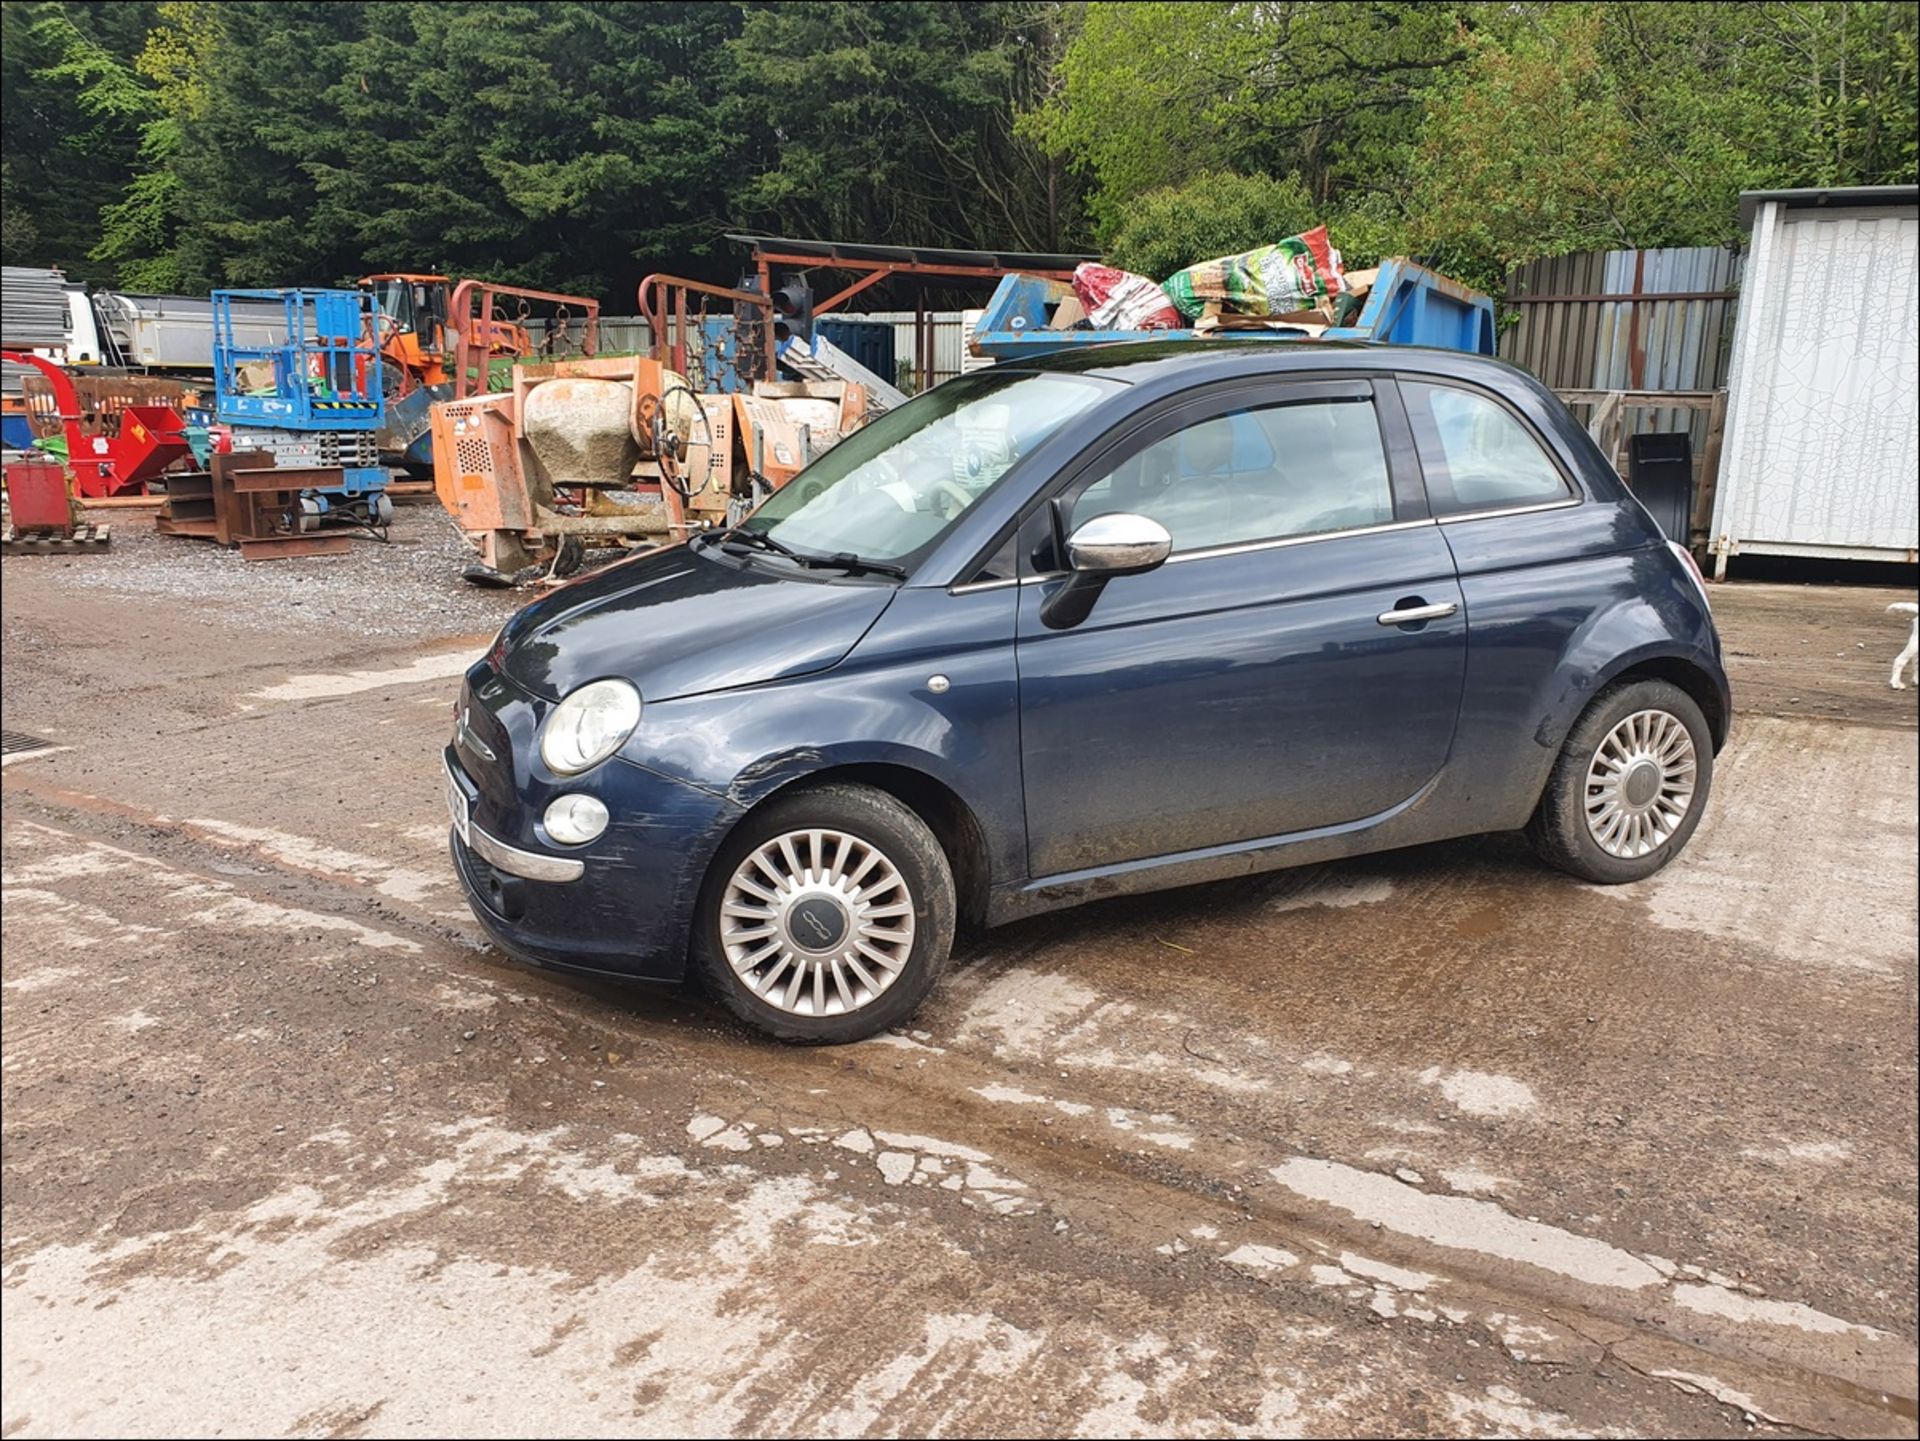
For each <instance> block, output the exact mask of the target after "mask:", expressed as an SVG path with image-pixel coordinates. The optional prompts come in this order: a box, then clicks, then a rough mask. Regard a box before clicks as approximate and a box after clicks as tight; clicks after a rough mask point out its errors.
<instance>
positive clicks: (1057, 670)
mask: <svg viewBox="0 0 1920 1441" xmlns="http://www.w3.org/2000/svg"><path fill="white" fill-rule="evenodd" d="M1114 511H1131V512H1135V513H1138V514H1142V515H1146V516H1149V517H1151V518H1153V519H1155V520H1158V521H1159V522H1160V523H1161V524H1163V525H1165V526H1166V528H1167V529H1168V531H1169V532H1170V533H1171V535H1172V537H1173V553H1172V555H1171V557H1170V559H1168V560H1167V561H1166V562H1165V563H1164V564H1163V565H1161V566H1160V567H1159V568H1157V569H1155V570H1152V571H1150V572H1147V573H1145V574H1140V575H1129V576H1123V577H1119V578H1116V579H1114V580H1112V581H1111V582H1110V583H1109V584H1108V585H1107V587H1106V589H1105V590H1104V592H1102V593H1101V595H1100V597H1099V599H1098V600H1097V601H1096V602H1095V604H1094V606H1093V609H1092V611H1091V613H1090V614H1088V615H1087V616H1086V618H1085V619H1084V620H1082V621H1080V622H1079V623H1078V624H1076V625H1073V626H1070V627H1068V628H1065V629H1050V628H1049V627H1048V625H1047V624H1046V623H1045V621H1044V620H1043V618H1042V610H1043V608H1044V607H1045V605H1046V602H1047V600H1048V598H1049V597H1050V596H1051V595H1052V594H1053V593H1054V592H1055V591H1056V590H1057V589H1059V587H1060V586H1062V585H1063V584H1064V583H1065V581H1064V563H1063V561H1062V560H1061V559H1060V557H1062V556H1063V555H1064V554H1065V551H1064V548H1063V542H1064V539H1065V537H1066V536H1067V535H1068V534H1070V533H1071V532H1072V530H1073V528H1074V527H1075V526H1077V525H1080V524H1084V523H1085V522H1086V521H1087V520H1088V519H1089V518H1091V517H1093V516H1095V515H1099V514H1103V513H1108V512H1114ZM1021 551H1022V563H1023V565H1025V566H1027V567H1028V568H1029V570H1030V572H1031V573H1030V574H1028V575H1027V576H1026V577H1025V579H1026V580H1027V582H1028V583H1025V584H1023V585H1022V586H1021V587H1020V595H1021V601H1020V613H1019V618H1018V631H1017V637H1016V642H1015V646H1016V658H1017V663H1018V669H1019V678H1020V708H1021V759H1022V767H1023V777H1024V789H1025V805H1026V818H1027V838H1028V853H1029V863H1030V871H1031V874H1032V875H1033V876H1035V877H1041V876H1048V875H1059V874H1063V873H1068V872H1075V871H1080V870H1085V869H1090V868H1095V867H1099V866H1105V865H1111V864H1117V863H1122V862H1127V861H1135V860H1140V859H1143V858H1147V857H1154V856H1168V855H1174V854H1178V853H1181V852H1186V851H1192V850H1196V849H1201V848H1204V847H1208V846H1216V845H1223V844H1230V843H1233V842H1238V841H1247V840H1253V839H1256V838H1261V837H1267V836H1276V835H1283V834H1288V833H1293V832H1302V831H1314V830H1319V829H1322V828H1326V827H1338V826H1342V825H1347V824H1351V823H1364V822H1365V821H1367V820H1368V819H1369V818H1372V817H1377V816H1381V815H1382V814H1383V813H1386V812H1390V811H1392V810H1394V809H1396V808H1397V807H1399V806H1401V805H1403V804H1404V803H1405V802H1407V801H1409V800H1410V799H1411V798H1413V797H1415V796H1416V795H1418V794H1419V792H1420V791H1421V790H1422V789H1423V788H1424V787H1425V786H1426V785H1427V784H1428V782H1430V781H1431V780H1432V779H1433V778H1434V776H1435V775H1436V774H1437V773H1438V772H1439V770H1440V769H1441V767H1442V766H1443V765H1444V764H1445V763H1446V759H1447V755H1448V749H1449V746H1450V745H1451V742H1452V739H1453V732H1454V725H1455V720H1456V717H1457V715H1458V712H1459V707H1460V690H1461V684H1462V677H1463V674H1464V668H1465V657H1466V617H1465V615H1464V614H1462V613H1461V610H1460V588H1459V584H1458V581H1457V579H1456V577H1455V573H1454V566H1453V561H1452V558H1451V555H1450V553H1449V551H1448V549H1447V546H1446V544H1445V542H1444V541H1443V540H1442V539H1441V537H1440V534H1439V532H1438V529H1437V528H1436V526H1435V525H1434V523H1433V522H1432V520H1431V519H1430V518H1429V515H1428V511H1427V507H1426V501H1425V496H1424V491H1423V490H1422V488H1421V482H1420V478H1419V474H1418V466H1417V463H1416V462H1415V460H1414V458H1413V451H1412V442H1411V437H1410V435H1409V433H1408V430H1407V425H1406V419H1405V415H1404V412H1403V411H1402V410H1401V408H1400V404H1399V400H1398V396H1397V393H1396V391H1395V389H1394V385H1393V382H1392V380H1391V379H1389V378H1386V377H1377V378H1353V377H1351V376H1349V377H1343V378H1337V379H1302V380H1281V381H1274V380H1268V381H1263V382H1260V383H1257V384H1253V385H1246V384H1241V385H1236V386H1234V387H1232V388H1226V389H1219V388H1216V389H1213V390H1209V391H1207V392H1203V393H1201V394H1200V395H1199V396H1198V397H1195V398H1190V399H1185V400H1183V401H1180V402H1178V403H1175V404H1174V405H1173V406H1172V407H1171V408H1169V409H1165V410H1162V411H1161V412H1159V413H1158V414H1156V415H1152V416H1149V417H1147V419H1146V420H1145V421H1144V422H1143V423H1136V424H1134V425H1132V426H1131V427H1130V428H1129V429H1128V430H1127V432H1126V433H1124V434H1122V435H1118V436H1115V437H1110V438H1109V440H1108V441H1107V442H1106V443H1104V444H1103V445H1102V446H1101V447H1097V448H1096V449H1095V450H1094V451H1093V452H1090V453H1089V455H1088V457H1087V458H1086V460H1085V461H1084V462H1083V464H1082V465H1081V466H1080V467H1079V468H1078V470H1077V471H1075V472H1072V473H1070V474H1069V475H1067V476H1066V477H1064V478H1063V480H1062V483H1061V486H1060V488H1059V490H1058V492H1057V493H1056V494H1055V496H1054V497H1053V499H1052V501H1051V503H1050V504H1049V505H1047V506H1045V507H1043V508H1041V510H1040V511H1038V512H1037V513H1036V514H1035V515H1034V516H1033V517H1031V518H1030V519H1029V521H1028V523H1027V526H1026V527H1025V528H1023V530H1022V532H1021ZM1395 611H1418V612H1420V613H1421V614H1424V615H1426V616H1428V617H1429V618H1428V619H1425V620H1420V619H1410V620H1407V621H1395V620H1393V619H1392V618H1391V614H1390V613H1392V612H1395Z"/></svg>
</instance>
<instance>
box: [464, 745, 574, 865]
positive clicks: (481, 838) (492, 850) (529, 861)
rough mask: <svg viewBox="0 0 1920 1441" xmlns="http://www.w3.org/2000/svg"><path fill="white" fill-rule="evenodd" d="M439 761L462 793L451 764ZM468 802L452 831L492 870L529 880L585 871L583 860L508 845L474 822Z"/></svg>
mask: <svg viewBox="0 0 1920 1441" xmlns="http://www.w3.org/2000/svg"><path fill="white" fill-rule="evenodd" d="M441 764H442V765H443V766H444V767H445V769H446V772H447V783H448V784H449V785H451V786H453V787H455V788H456V789H457V790H458V791H459V792H460V794H461V796H463V797H464V796H465V795H466V787H465V786H464V785H462V784H461V782H460V780H459V778H458V777H456V776H455V775H454V773H453V767H452V765H451V764H448V763H447V760H446V758H445V757H444V756H442V757H441ZM471 805H472V803H471V802H468V806H469V814H468V817H467V823H466V824H465V825H464V826H463V825H460V824H459V823H458V822H457V821H456V822H455V823H454V826H453V832H454V834H455V835H457V836H459V837H460V839H461V840H462V841H464V842H465V843H466V847H467V849H468V850H470V851H472V852H473V853H474V854H475V855H476V856H478V857H480V859H481V860H483V861H485V862H486V863H487V864H488V865H490V866H492V867H493V868H494V869H495V870H501V871H505V872H506V873H507V874H508V875H510V876H521V877H524V878H525V879H527V880H530V881H577V880H579V879H580V877H581V876H583V875H585V874H586V871H587V866H586V862H584V861H576V860H571V859H568V858H566V857H563V856H543V855H541V854H540V853H539V852H537V851H523V850H521V849H520V848H519V847H517V846H510V845H508V844H507V843H506V842H505V841H503V840H497V839H495V838H494V837H493V836H490V835H488V834H487V833H486V832H485V831H483V830H481V829H480V827H479V826H477V825H475V824H474V823H473V819H472V814H471Z"/></svg>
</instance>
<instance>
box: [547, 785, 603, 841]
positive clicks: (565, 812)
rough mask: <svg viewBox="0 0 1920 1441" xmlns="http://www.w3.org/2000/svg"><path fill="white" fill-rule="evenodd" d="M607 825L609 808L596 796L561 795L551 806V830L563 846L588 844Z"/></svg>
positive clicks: (548, 820) (549, 817) (549, 826)
mask: <svg viewBox="0 0 1920 1441" xmlns="http://www.w3.org/2000/svg"><path fill="white" fill-rule="evenodd" d="M606 828H607V808H606V806H604V805H602V804H601V803H600V801H598V800H597V799H595V798H594V797H593V796H561V797H559V798H558V799H556V800H555V801H554V803H553V804H552V805H550V806H548V807H547V834H548V835H550V836H552V837H553V838H554V839H555V840H556V841H558V842H560V844H561V845H563V846H584V845H585V844H586V843H587V842H588V841H590V840H592V839H593V838H594V837H596V836H598V835H599V834H600V832H602V831H604V830H605V829H606Z"/></svg>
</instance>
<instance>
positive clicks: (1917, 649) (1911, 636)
mask: <svg viewBox="0 0 1920 1441" xmlns="http://www.w3.org/2000/svg"><path fill="white" fill-rule="evenodd" d="M1887 609H1888V610H1889V611H1897V612H1898V613H1899V614H1901V615H1910V616H1913V617H1914V622H1913V629H1912V630H1911V631H1909V632H1908V633H1907V648H1906V649H1905V650H1903V651H1901V652H1900V654H1899V655H1898V656H1897V657H1895V659H1894V662H1893V679H1892V680H1890V681H1888V682H1887V684H1888V685H1890V686H1892V687H1893V688H1894V689H1895V690H1905V689H1906V688H1907V683H1906V682H1905V681H1903V680H1901V679H1900V672H1901V671H1903V670H1905V669H1906V668H1907V667H1908V666H1910V665H1912V664H1913V658H1914V657H1915V656H1916V655H1920V605H1915V604H1914V603H1913V602H1912V601H1910V600H1899V601H1895V602H1894V603H1893V604H1892V605H1890V606H1888V607H1887Z"/></svg>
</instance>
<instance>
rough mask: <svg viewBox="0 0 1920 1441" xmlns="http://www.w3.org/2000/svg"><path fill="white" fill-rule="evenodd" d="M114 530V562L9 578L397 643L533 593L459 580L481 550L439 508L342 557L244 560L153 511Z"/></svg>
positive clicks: (400, 520)
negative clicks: (163, 527) (165, 528)
mask: <svg viewBox="0 0 1920 1441" xmlns="http://www.w3.org/2000/svg"><path fill="white" fill-rule="evenodd" d="M106 523H107V524H109V525H111V526H112V527H113V546H112V549H111V550H109V551H108V552H107V553H106V554H104V555H88V556H81V557H76V558H74V559H71V560H67V559H59V558H53V557H45V556H8V557H7V558H6V562H5V574H6V576H7V578H8V579H9V580H11V579H12V578H13V577H15V576H16V575H17V574H18V573H19V571H20V570H24V569H26V568H28V567H32V568H34V569H35V570H36V572H37V573H39V572H45V571H47V570H49V569H53V570H57V571H58V572H59V575H58V584H59V585H60V586H61V587H62V588H67V589H72V590H76V591H100V592H107V593H110V594H113V595H120V596H127V597H130V598H133V599H135V600H138V601H143V602H152V601H156V600H164V601H167V602H175V601H191V600H206V601H211V602H214V603H217V604H222V610H223V613H224V621H225V623H226V624H228V625H231V626H234V627H236V628H238V629H241V630H249V631H269V630H272V631H277V630H284V629H286V627H287V623H288V620H289V618H294V619H297V620H298V621H299V623H300V624H302V625H315V626H319V627H328V628H337V629H343V630H349V631H351V632H353V633H354V634H356V635H360V636H364V637H369V638H381V639H396V640H422V639H430V638H434V637H439V636H452V635H467V634H471V633H473V632H476V631H484V630H489V629H491V628H493V627H496V626H498V625H499V624H500V622H501V621H502V620H504V619H505V618H506V617H507V616H508V615H510V614H512V613H513V612H514V611H515V610H517V609H518V608H519V607H520V606H522V605H524V604H526V602H527V601H528V600H530V599H531V598H532V594H533V593H532V592H531V591H526V592H515V591H499V590H487V589H485V588H483V587H480V586H476V585H473V584H471V583H470V582H468V581H466V580H463V579H461V575H460V572H461V570H462V568H463V567H465V566H466V565H467V564H468V563H469V562H470V561H471V560H472V559H473V553H472V551H471V550H470V549H469V548H468V546H467V543H466V541H465V540H464V539H463V538H462V537H461V534H460V531H459V530H458V528H456V527H455V525H454V524H453V520H452V518H451V517H450V516H448V515H447V513H446V512H445V511H444V510H442V509H441V508H440V507H439V506H438V505H437V504H435V505H404V506H401V507H400V508H399V511H398V512H397V514H396V515H395V517H394V522H393V526H392V528H391V529H390V531H389V532H388V535H389V539H388V541H387V543H385V544H382V543H381V542H379V541H377V540H375V539H373V538H371V537H370V536H364V535H357V536H355V537H354V540H353V546H352V548H351V549H350V550H349V551H348V552H347V553H346V554H345V555H343V556H306V557H303V558H301V559H298V560H272V561H245V560H242V559H241V558H240V552H239V551H237V550H226V549H223V548H222V547H220V546H217V545H214V544H212V543H211V542H208V541H203V540H192V539H187V538H183V537H181V536H172V535H161V534H160V533H159V532H158V531H156V530H155V529H154V528H153V519H152V513H151V512H149V511H145V510H124V511H116V512H113V513H112V514H111V516H110V517H109V518H108V519H107V522H106ZM142 608H143V609H147V608H148V607H146V606H143V607H142Z"/></svg>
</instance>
